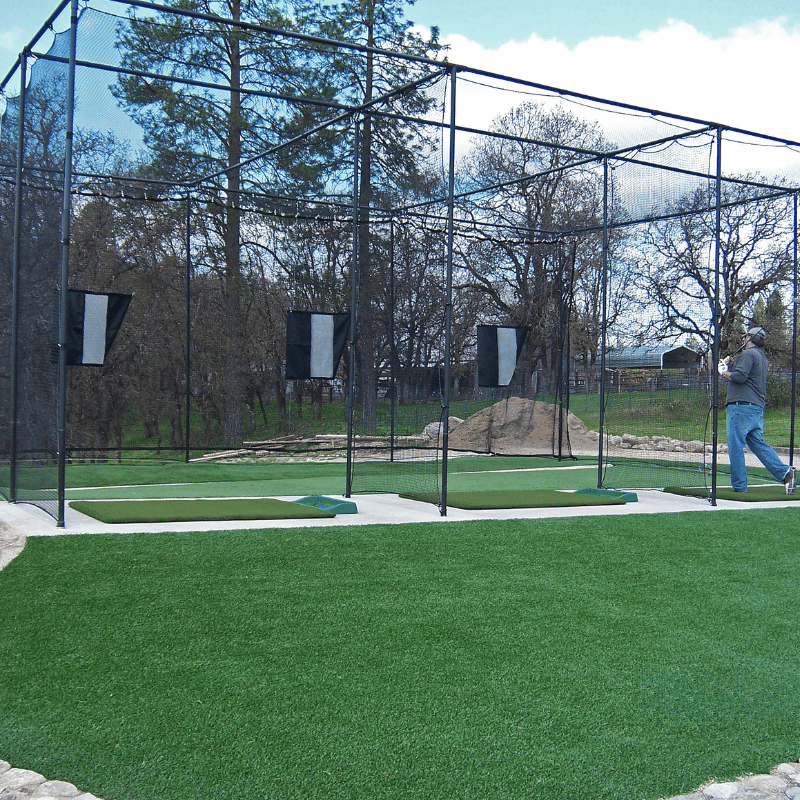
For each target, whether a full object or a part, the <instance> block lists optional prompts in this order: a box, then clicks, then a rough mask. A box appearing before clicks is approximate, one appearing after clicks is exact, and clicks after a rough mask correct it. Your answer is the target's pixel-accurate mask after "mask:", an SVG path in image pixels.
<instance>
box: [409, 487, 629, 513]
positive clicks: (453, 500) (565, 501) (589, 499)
mask: <svg viewBox="0 0 800 800" xmlns="http://www.w3.org/2000/svg"><path fill="white" fill-rule="evenodd" d="M400 497H405V498H407V499H409V500H421V501H422V502H425V503H438V502H439V498H438V496H437V495H434V494H431V493H421V494H418V495H412V494H401V495H400ZM447 505H448V506H452V507H453V508H464V509H473V510H480V509H490V508H567V507H569V506H620V505H623V506H624V505H625V502H624V501H623V500H619V499H617V498H612V497H602V496H597V495H585V494H576V493H575V492H557V491H554V490H553V489H531V490H525V491H514V490H511V491H505V492H503V491H499V492H448V493H447Z"/></svg>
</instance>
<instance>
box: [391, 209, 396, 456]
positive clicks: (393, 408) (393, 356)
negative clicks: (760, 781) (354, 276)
mask: <svg viewBox="0 0 800 800" xmlns="http://www.w3.org/2000/svg"><path fill="white" fill-rule="evenodd" d="M396 361H397V342H396V341H395V317H394V217H392V218H391V220H389V460H390V461H394V426H395V415H396V411H397V400H396V399H395V395H396V394H397V384H396V382H397V375H396V374H395V362H396Z"/></svg>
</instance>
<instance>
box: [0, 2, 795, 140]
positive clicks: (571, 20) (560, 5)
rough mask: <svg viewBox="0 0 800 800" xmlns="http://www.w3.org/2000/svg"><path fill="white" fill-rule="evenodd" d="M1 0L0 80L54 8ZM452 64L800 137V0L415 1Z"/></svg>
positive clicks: (417, 18) (415, 12) (416, 15)
mask: <svg viewBox="0 0 800 800" xmlns="http://www.w3.org/2000/svg"><path fill="white" fill-rule="evenodd" d="M56 5H57V4H56V2H55V1H54V0H0V80H2V78H4V77H5V75H6V74H7V73H8V71H9V69H11V67H12V66H13V64H14V62H15V60H16V57H17V55H18V53H19V52H20V51H21V49H22V47H23V46H24V45H25V44H26V43H27V42H28V41H30V39H31V38H32V37H33V36H34V35H35V34H36V32H37V31H38V30H39V28H40V27H41V26H42V24H43V23H44V22H45V21H46V19H47V18H48V17H49V15H50V14H51V13H52V11H53V9H54V8H55V7H56ZM407 17H408V19H410V20H412V21H413V22H414V23H415V24H417V25H420V26H423V27H424V28H428V27H430V26H432V25H436V26H438V28H439V31H440V39H441V41H442V43H443V44H445V45H447V46H448V48H449V53H448V57H449V59H450V60H451V61H452V62H454V63H457V64H462V65H465V66H469V67H475V68H479V69H486V70H489V71H491V72H496V73H499V74H502V75H508V76H511V77H517V78H523V79H527V80H531V81H535V82H536V83H541V84H544V85H548V86H554V87H557V88H561V89H567V90H571V91H575V92H580V93H584V94H590V95H593V96H596V97H600V98H603V99H607V100H614V101H619V102H623V103H630V104H633V105H639V106H644V107H646V108H652V109H658V110H662V111H665V112H670V113H675V114H680V115H684V116H688V117H695V118H698V119H702V120H707V121H711V122H716V123H720V124H723V125H728V126H734V127H739V128H743V129H745V130H750V131H754V132H756V133H763V134H768V135H772V136H777V137H781V138H786V139H790V140H792V141H800V103H798V102H797V99H796V96H795V93H794V91H793V89H794V84H795V82H796V79H797V70H798V65H797V62H796V58H795V54H796V53H800V3H798V2H797V0H759V2H757V3H756V2H749V3H746V2H730V0H702V2H698V0H664V1H663V2H661V3H647V2H643V0H606V2H598V0H559V2H557V3H556V2H553V0H549V1H548V2H543V0H503V2H495V3H493V2H487V0H417V2H416V3H415V4H414V5H413V6H409V7H408V8H407Z"/></svg>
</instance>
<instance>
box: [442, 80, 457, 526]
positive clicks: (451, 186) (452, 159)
mask: <svg viewBox="0 0 800 800" xmlns="http://www.w3.org/2000/svg"><path fill="white" fill-rule="evenodd" d="M457 76H458V71H457V68H456V67H452V68H451V69H450V154H449V159H448V161H449V164H448V176H447V278H446V289H445V296H446V299H445V311H444V376H443V383H444V387H442V417H443V419H442V423H441V425H442V501H441V506H440V511H441V515H442V516H443V517H446V516H447V448H448V442H449V427H450V425H449V422H450V359H451V352H450V351H451V348H452V332H453V331H452V329H453V239H454V216H455V172H456V78H457Z"/></svg>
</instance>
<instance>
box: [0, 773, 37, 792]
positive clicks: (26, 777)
mask: <svg viewBox="0 0 800 800" xmlns="http://www.w3.org/2000/svg"><path fill="white" fill-rule="evenodd" d="M44 780H45V779H44V776H43V775H39V773H38V772H34V771H33V770H30V769H17V768H16V767H11V769H7V770H6V771H5V772H4V773H3V774H2V776H0V792H2V791H3V790H5V791H8V790H14V789H20V788H22V787H23V786H25V787H36V786H39V785H41V784H42V783H44Z"/></svg>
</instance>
